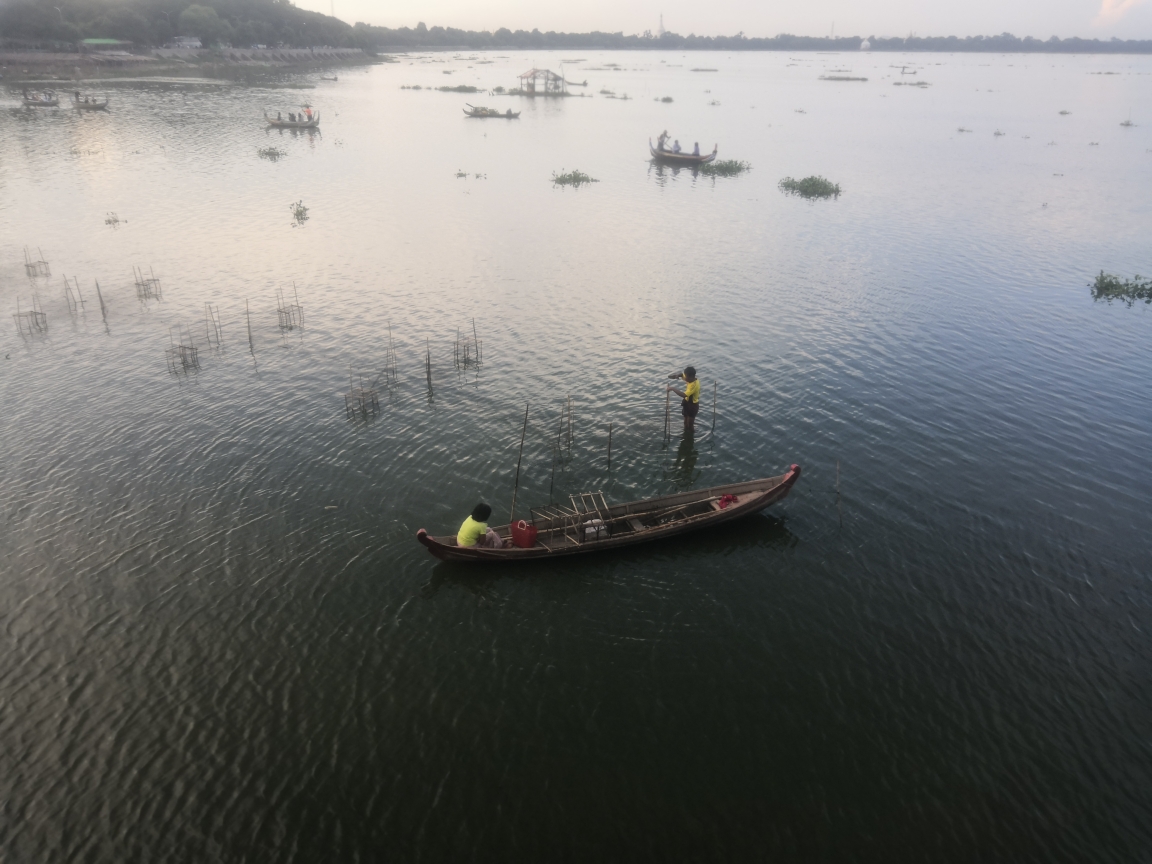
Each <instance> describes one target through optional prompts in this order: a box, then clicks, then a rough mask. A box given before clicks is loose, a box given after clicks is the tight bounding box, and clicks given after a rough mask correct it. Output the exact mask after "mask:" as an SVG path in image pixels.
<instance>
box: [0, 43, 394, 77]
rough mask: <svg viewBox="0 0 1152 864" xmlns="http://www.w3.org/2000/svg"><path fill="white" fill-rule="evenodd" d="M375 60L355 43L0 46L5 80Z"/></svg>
mask: <svg viewBox="0 0 1152 864" xmlns="http://www.w3.org/2000/svg"><path fill="white" fill-rule="evenodd" d="M378 62H380V59H379V58H377V57H375V56H373V55H370V54H367V53H365V52H364V51H361V50H360V49H359V48H268V49H241V48H224V49H212V50H206V49H186V48H185V49H182V48H158V49H155V50H153V51H151V52H148V53H141V54H131V53H128V52H126V51H124V52H93V53H89V54H78V53H71V52H63V51H55V52H54V51H0V73H2V74H3V78H4V81H5V82H7V83H8V84H19V83H21V82H23V81H42V80H44V79H46V78H47V79H52V80H61V81H63V80H82V79H84V80H87V79H92V78H116V77H122V76H124V75H131V76H140V75H146V76H161V75H163V76H177V77H179V76H185V75H198V76H199V75H210V76H212V77H227V76H228V72H229V70H236V71H239V70H241V69H247V70H251V69H308V68H328V67H332V66H362V65H367V64H372V63H378Z"/></svg>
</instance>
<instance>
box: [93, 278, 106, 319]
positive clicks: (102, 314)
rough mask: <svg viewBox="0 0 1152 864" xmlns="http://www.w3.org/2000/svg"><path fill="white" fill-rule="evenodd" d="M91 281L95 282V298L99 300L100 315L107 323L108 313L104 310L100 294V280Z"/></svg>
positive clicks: (102, 296)
mask: <svg viewBox="0 0 1152 864" xmlns="http://www.w3.org/2000/svg"><path fill="white" fill-rule="evenodd" d="M93 281H95V282H96V296H97V297H99V298H100V315H101V316H103V318H104V320H105V321H107V320H108V312H107V311H106V310H105V309H104V295H103V294H101V293H100V280H99V279H96V280H93Z"/></svg>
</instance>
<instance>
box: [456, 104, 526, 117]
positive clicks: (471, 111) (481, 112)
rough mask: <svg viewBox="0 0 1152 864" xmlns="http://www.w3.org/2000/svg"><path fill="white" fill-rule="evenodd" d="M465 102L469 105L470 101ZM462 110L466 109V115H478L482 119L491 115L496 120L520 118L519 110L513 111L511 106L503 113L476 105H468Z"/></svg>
mask: <svg viewBox="0 0 1152 864" xmlns="http://www.w3.org/2000/svg"><path fill="white" fill-rule="evenodd" d="M464 104H466V105H467V104H468V103H464ZM462 110H463V111H464V116H466V117H478V118H481V119H482V118H486V117H491V118H493V119H496V120H499V119H504V120H515V119H516V118H518V117H519V116H520V112H519V111H513V110H512V109H511V108H509V109H508V110H507V111H504V112H503V113H501V112H500V111H494V110H493V109H491V108H484V107H483V106H479V107H476V106H472V105H468V107H467V108H464V109H462Z"/></svg>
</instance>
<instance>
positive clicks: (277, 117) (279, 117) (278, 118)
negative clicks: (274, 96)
mask: <svg viewBox="0 0 1152 864" xmlns="http://www.w3.org/2000/svg"><path fill="white" fill-rule="evenodd" d="M276 119H277V120H278V121H279V120H283V119H284V118H283V117H281V116H280V112H279V111H277V112H276Z"/></svg>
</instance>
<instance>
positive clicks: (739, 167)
mask: <svg viewBox="0 0 1152 864" xmlns="http://www.w3.org/2000/svg"><path fill="white" fill-rule="evenodd" d="M751 170H752V165H751V164H750V163H748V162H743V161H741V160H739V159H721V160H720V161H719V162H708V163H706V164H704V165H701V166H700V173H702V174H707V175H708V176H709V177H735V176H737V175H738V174H743V173H744V172H745V171H751Z"/></svg>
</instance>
